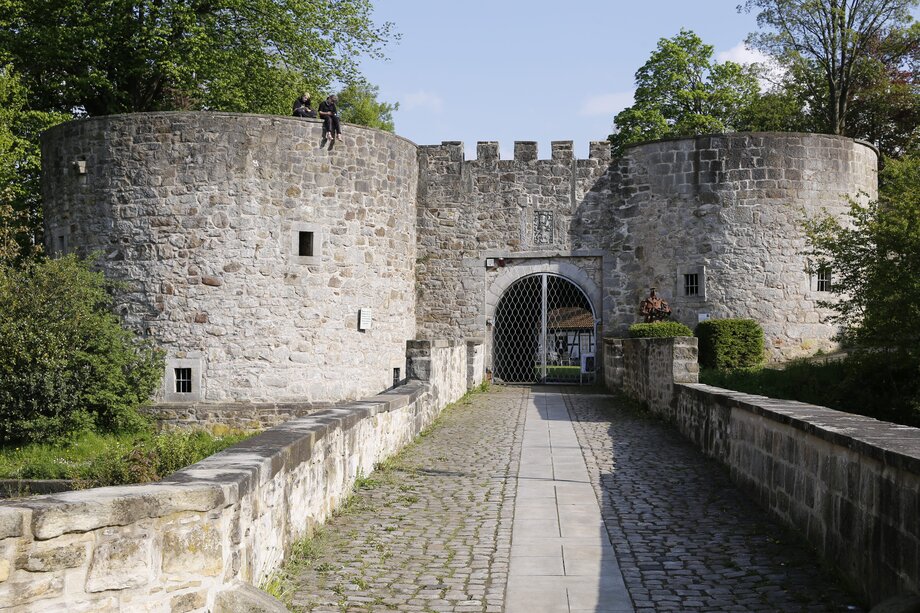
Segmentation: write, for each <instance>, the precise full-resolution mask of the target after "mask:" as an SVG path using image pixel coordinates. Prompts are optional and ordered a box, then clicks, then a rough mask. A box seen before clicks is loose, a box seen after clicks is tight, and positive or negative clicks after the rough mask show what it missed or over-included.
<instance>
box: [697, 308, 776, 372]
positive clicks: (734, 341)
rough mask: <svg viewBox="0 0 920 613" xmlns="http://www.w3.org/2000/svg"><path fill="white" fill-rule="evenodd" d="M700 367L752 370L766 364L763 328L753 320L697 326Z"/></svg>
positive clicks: (712, 320) (712, 321) (707, 323)
mask: <svg viewBox="0 0 920 613" xmlns="http://www.w3.org/2000/svg"><path fill="white" fill-rule="evenodd" d="M696 337H697V338H698V339H700V340H699V351H700V365H702V366H704V367H706V368H750V367H752V366H757V365H759V364H760V363H761V362H763V328H761V327H760V324H758V323H757V322H756V321H754V320H753V319H710V320H708V321H702V322H700V323H699V324H698V325H697V326H696Z"/></svg>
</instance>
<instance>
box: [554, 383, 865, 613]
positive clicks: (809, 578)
mask: <svg viewBox="0 0 920 613" xmlns="http://www.w3.org/2000/svg"><path fill="white" fill-rule="evenodd" d="M568 391H569V392H570V393H567V394H565V399H566V403H567V405H568V408H569V412H570V414H572V415H573V417H574V418H575V420H576V423H575V432H576V434H577V436H578V439H579V443H580V444H581V446H582V449H583V451H584V454H585V459H586V461H587V464H588V474H589V475H590V478H591V481H592V484H593V486H594V489H595V491H596V492H597V495H598V499H599V500H601V503H602V504H601V514H602V515H603V517H604V521H605V524H606V525H607V532H608V534H609V536H610V540H611V542H612V543H613V546H614V549H615V551H616V555H617V559H618V560H619V562H620V568H621V570H622V572H623V578H624V579H625V581H626V586H627V589H628V590H629V593H630V596H631V597H632V599H633V603H634V605H635V607H636V611H637V612H648V611H784V612H785V611H861V610H862V609H861V608H859V607H858V606H856V604H857V601H856V599H855V598H854V597H852V596H851V595H849V594H847V593H846V592H844V591H842V590H841V588H840V587H839V586H838V585H836V583H835V581H834V578H833V577H832V576H830V575H829V574H828V573H827V572H824V571H822V569H821V567H820V565H819V564H818V562H817V559H816V557H815V555H814V554H813V553H812V552H811V551H809V550H808V549H807V548H806V547H804V546H803V545H802V542H801V541H800V540H799V539H798V538H797V537H796V536H795V535H794V534H792V533H791V532H789V531H787V530H785V529H784V528H782V527H781V526H779V525H778V524H777V523H775V522H774V521H772V520H771V519H770V518H769V517H768V516H767V515H766V514H765V512H764V511H763V510H761V509H760V508H759V507H758V506H757V505H755V504H754V503H753V502H752V501H750V500H749V499H747V498H746V497H745V496H744V495H743V494H742V493H741V492H740V491H739V490H738V489H736V488H735V487H734V485H732V483H731V481H730V480H729V477H728V473H727V471H726V470H725V469H724V468H723V467H722V466H720V465H718V464H717V463H716V462H715V461H713V460H710V459H707V458H705V457H704V456H703V455H702V454H700V453H699V452H698V451H697V450H696V449H695V448H694V447H692V446H691V445H690V444H689V443H688V442H687V441H685V440H684V439H683V438H682V437H681V436H680V435H679V434H678V433H677V432H676V431H675V430H673V429H671V428H670V427H669V426H667V425H665V424H663V423H661V422H660V421H657V420H654V419H652V418H649V417H642V416H640V415H637V414H636V412H635V411H634V410H632V409H631V408H629V405H628V403H626V402H624V401H622V400H619V399H615V398H614V397H612V396H609V395H606V394H600V393H599V394H596V395H592V394H586V393H584V392H583V391H581V390H577V389H575V390H568Z"/></svg>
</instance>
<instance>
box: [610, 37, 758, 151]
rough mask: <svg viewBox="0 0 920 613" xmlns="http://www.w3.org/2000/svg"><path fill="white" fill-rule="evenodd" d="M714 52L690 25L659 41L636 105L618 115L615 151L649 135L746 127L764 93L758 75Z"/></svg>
mask: <svg viewBox="0 0 920 613" xmlns="http://www.w3.org/2000/svg"><path fill="white" fill-rule="evenodd" d="M712 55H713V47H712V45H707V44H705V43H703V41H702V40H701V39H700V37H699V36H697V35H696V34H694V33H693V32H691V31H689V30H681V31H680V33H679V34H678V35H677V36H675V37H674V38H670V39H669V38H662V39H661V40H659V41H658V47H657V49H656V50H655V51H653V52H652V55H651V57H650V58H649V60H648V61H647V62H646V63H645V64H644V65H643V66H642V67H641V68H639V70H638V71H637V72H636V93H635V104H633V106H631V107H629V108H627V109H625V110H623V111H621V112H620V113H618V114H617V116H616V118H615V119H614V123H615V130H616V132H615V133H614V134H612V135H611V136H610V141H611V143H612V145H613V149H614V152H615V153H618V152H621V151H622V149H623V147H625V146H626V145H629V144H632V143H636V142H641V141H645V140H651V139H656V138H663V137H667V136H688V135H693V134H704V133H711V132H725V131H730V130H736V129H739V128H741V127H743V126H744V125H745V121H746V117H745V109H747V108H748V107H749V106H750V105H751V103H752V102H753V101H754V100H756V99H757V96H758V93H759V85H758V83H757V77H756V74H755V72H754V70H752V69H750V68H747V67H744V66H741V65H739V64H736V63H734V62H724V63H721V64H720V63H718V62H714V61H713V59H712Z"/></svg>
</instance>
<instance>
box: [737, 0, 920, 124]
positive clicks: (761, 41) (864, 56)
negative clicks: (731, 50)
mask: <svg viewBox="0 0 920 613" xmlns="http://www.w3.org/2000/svg"><path fill="white" fill-rule="evenodd" d="M918 4H920V0H746V2H745V4H744V5H742V6H739V9H740V10H746V11H749V12H750V11H757V23H758V25H759V26H760V27H761V28H762V29H763V30H764V31H762V32H759V33H754V34H751V35H750V36H749V37H748V44H750V45H751V46H752V47H755V48H757V49H760V50H761V51H764V52H765V53H767V54H769V55H772V56H773V57H774V58H776V59H777V60H778V61H779V62H780V63H781V64H783V65H785V66H787V67H788V68H789V69H790V70H791V71H792V72H793V74H794V75H795V76H794V78H796V79H799V82H800V84H802V85H803V86H804V87H805V88H806V90H807V92H808V97H809V102H808V106H809V107H810V108H811V110H812V112H813V113H814V114H815V115H816V116H817V117H819V118H820V119H821V123H822V124H823V129H824V130H825V131H829V132H831V133H833V134H842V135H852V131H851V129H850V127H851V126H850V124H851V123H852V120H851V118H852V116H853V110H854V109H853V101H854V99H855V98H856V97H857V95H858V93H859V91H860V87H861V85H862V86H863V87H864V86H865V85H864V84H861V83H860V80H861V79H863V78H865V74H866V71H868V70H870V69H871V64H872V60H871V51H872V49H873V46H879V45H881V44H883V42H884V41H892V40H895V39H897V38H900V37H901V32H902V31H903V30H904V28H906V27H907V26H908V25H909V24H910V22H911V14H910V11H911V9H912V8H914V7H916V6H917V5H918Z"/></svg>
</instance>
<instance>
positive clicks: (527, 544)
mask: <svg viewBox="0 0 920 613" xmlns="http://www.w3.org/2000/svg"><path fill="white" fill-rule="evenodd" d="M573 418H574V419H573ZM599 501H600V503H599ZM317 542H318V543H320V546H319V547H317V548H316V551H315V552H314V553H313V555H312V556H311V559H310V562H309V563H308V564H306V565H303V566H301V567H299V568H298V569H297V577H296V584H297V589H296V592H295V593H294V596H293V606H294V608H295V610H301V611H316V612H326V611H328V612H339V611H438V612H440V611H445V612H446V611H459V612H472V611H479V612H496V613H498V612H500V611H505V612H506V613H518V612H521V611H525V612H527V613H540V612H543V611H546V612H557V611H558V612H579V611H581V612H587V611H593V612H595V613H605V612H622V611H633V610H635V611H638V612H650V611H859V610H860V609H859V608H858V607H857V606H855V599H854V598H852V597H851V596H849V595H848V594H847V593H846V592H845V591H844V590H843V589H842V588H840V587H839V586H838V585H837V584H836V583H835V581H834V578H833V577H832V576H831V575H830V574H829V573H827V572H825V571H824V570H822V569H821V567H820V565H819V564H818V563H817V561H816V558H815V557H814V555H813V554H812V553H811V552H810V551H809V550H808V549H807V548H805V547H804V546H802V544H801V542H800V540H799V539H797V538H796V537H795V536H794V535H792V534H791V533H789V532H787V531H786V530H784V529H783V528H781V527H779V526H778V525H777V524H776V523H774V522H772V521H771V520H769V519H768V518H767V517H766V516H765V515H764V513H763V511H761V510H760V509H759V508H758V507H756V506H755V505H754V504H753V503H752V502H750V501H748V500H747V499H746V498H745V497H744V495H743V494H741V493H740V492H738V490H736V489H735V488H734V487H733V486H732V484H731V482H730V481H729V480H728V476H727V474H726V472H725V470H724V469H723V468H722V467H720V466H719V465H717V464H715V463H714V462H712V461H710V460H707V459H705V458H703V457H702V456H701V455H700V454H698V453H697V452H696V451H695V449H693V448H692V447H691V446H690V445H689V444H688V443H686V442H685V441H684V440H683V439H681V438H680V436H679V435H677V434H676V433H675V432H674V431H673V430H671V429H670V428H669V427H668V426H666V425H664V424H662V423H660V422H657V421H655V420H652V419H649V418H646V417H643V416H642V415H641V414H637V413H635V412H634V411H633V410H632V409H630V408H629V406H628V403H626V402H624V401H622V400H620V399H617V398H615V397H612V396H610V395H607V394H605V393H602V392H599V391H597V390H586V389H584V388H581V389H578V388H546V387H543V388H541V387H535V388H533V389H532V390H531V389H528V388H524V387H509V388H498V389H496V388H493V389H492V390H491V391H490V392H489V393H486V394H477V395H474V396H472V397H470V398H469V399H467V400H466V401H465V402H463V403H460V404H458V405H455V406H454V407H451V408H449V409H447V410H446V411H445V413H444V414H443V416H442V418H441V419H440V420H439V423H438V425H437V426H436V427H435V428H434V429H433V430H432V431H431V432H430V433H428V434H427V435H426V436H424V437H422V438H421V439H420V440H419V442H418V443H416V444H414V445H412V446H411V447H410V448H408V449H407V450H406V451H404V452H403V453H402V454H400V456H399V457H398V458H396V459H395V460H394V461H391V462H388V463H387V466H385V467H384V470H381V471H378V473H375V475H373V476H372V480H371V481H370V483H367V484H366V487H364V488H361V489H360V490H359V491H358V493H357V494H356V495H355V497H354V498H353V499H352V501H351V502H350V503H349V505H348V506H347V509H346V510H345V512H343V513H341V514H339V515H338V516H336V517H334V518H333V519H331V520H330V521H329V522H328V524H327V526H326V527H325V529H324V530H323V532H322V536H321V538H319V539H317ZM611 543H612V544H611Z"/></svg>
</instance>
